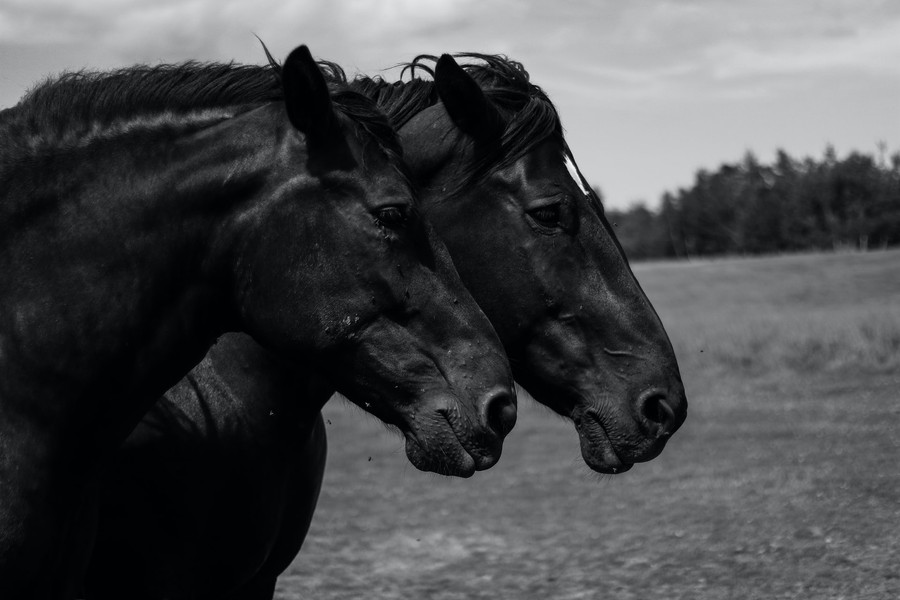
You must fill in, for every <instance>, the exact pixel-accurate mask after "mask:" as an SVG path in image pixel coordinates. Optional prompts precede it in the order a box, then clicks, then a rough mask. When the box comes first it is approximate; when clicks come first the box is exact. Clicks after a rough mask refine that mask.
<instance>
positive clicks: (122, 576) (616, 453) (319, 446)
mask: <svg viewBox="0 0 900 600" xmlns="http://www.w3.org/2000/svg"><path fill="white" fill-rule="evenodd" d="M467 59H468V60H471V61H472V63H471V64H468V65H466V66H465V67H460V66H459V65H458V64H457V63H456V62H455V61H454V60H453V58H451V57H450V56H446V55H445V56H443V57H441V58H440V59H437V60H436V59H433V58H429V57H421V58H419V59H417V60H416V61H414V62H413V63H412V64H411V65H410V66H409V69H410V70H412V71H413V78H412V79H411V80H409V81H405V82H402V83H386V82H384V81H381V80H377V79H369V78H362V79H357V80H356V81H353V82H350V85H351V86H352V87H353V88H354V89H356V90H358V91H361V92H363V93H365V94H366V95H368V96H371V97H372V98H374V99H376V101H377V102H378V104H379V106H380V107H381V108H383V109H384V110H385V111H386V112H387V113H388V114H389V115H390V116H391V118H392V119H393V121H394V122H395V124H396V125H397V126H398V128H399V131H400V135H401V139H402V142H403V146H404V152H405V158H406V160H407V162H408V163H409V164H410V165H411V167H412V172H413V176H414V178H415V180H416V182H417V183H418V184H419V186H420V188H419V189H420V195H419V208H420V210H421V211H422V212H423V213H425V214H427V215H428V217H429V219H430V221H431V222H432V224H433V225H434V227H435V229H436V230H437V231H438V233H439V234H440V236H441V237H442V238H443V239H444V241H445V243H446V244H447V246H448V248H449V249H450V251H451V256H452V257H453V260H454V263H455V264H456V267H457V269H458V270H459V272H460V274H461V275H462V277H463V281H464V283H465V284H466V285H467V286H468V287H469V289H470V290H471V291H472V292H473V294H474V296H475V298H476V300H477V301H478V302H479V304H480V305H481V306H482V307H483V308H484V309H485V312H486V313H487V315H488V316H489V318H490V319H491V321H492V323H493V324H494V325H495V327H497V330H498V332H499V334H500V336H501V339H502V340H503V342H504V346H505V348H506V352H507V353H508V355H509V357H510V358H511V363H512V366H513V370H514V373H515V376H516V378H517V379H518V380H519V382H521V383H522V384H523V385H524V386H525V387H526V388H527V389H528V390H529V391H530V392H531V393H532V394H533V395H534V397H535V398H536V399H537V400H538V401H539V402H542V403H544V404H547V405H548V406H550V407H552V408H553V409H554V410H556V411H557V412H559V413H561V414H563V415H565V416H567V417H569V418H571V419H572V420H573V421H574V422H575V426H576V429H577V431H578V433H579V435H580V439H581V449H582V453H583V456H584V459H585V461H586V462H587V464H588V465H589V466H590V467H591V468H593V469H595V470H597V471H600V472H604V473H616V472H622V471H625V470H626V469H628V468H629V467H630V466H631V465H632V464H633V463H635V462H640V461H645V460H649V459H651V458H653V457H654V456H656V455H657V454H658V453H659V452H660V451H661V450H662V449H663V446H664V445H665V442H666V440H667V439H668V438H669V436H671V434H672V433H674V432H675V430H676V429H677V428H678V427H679V426H680V424H681V423H682V422H683V420H684V418H685V414H686V401H685V398H684V389H683V386H682V384H681V380H680V376H679V373H678V367H677V363H676V361H675V356H674V354H673V352H672V348H671V345H670V344H669V341H668V338H667V336H666V334H665V331H664V329H663V327H662V324H661V323H660V321H659V319H658V317H657V316H656V313H655V312H654V310H653V308H652V306H651V305H650V303H649V302H648V301H647V298H646V297H645V295H644V294H643V292H642V291H641V289H640V287H639V286H638V284H637V282H636V281H635V279H634V276H633V275H632V273H631V271H630V269H629V267H628V263H627V261H626V259H625V257H624V255H623V254H622V251H621V248H620V247H619V245H618V243H617V241H616V239H615V236H614V235H613V233H612V230H611V228H610V226H609V223H608V222H607V220H606V218H605V216H604V214H603V208H602V206H601V204H600V202H599V200H598V198H597V197H596V195H595V194H594V193H593V192H592V191H591V190H590V189H589V187H588V186H587V184H586V183H585V181H584V179H583V178H582V177H581V175H580V174H579V173H578V170H577V168H576V167H575V162H574V158H573V157H572V155H571V152H570V151H569V150H568V147H567V145H566V143H565V141H564V138H563V134H562V127H561V125H560V122H559V118H558V116H557V113H556V111H555V109H554V107H553V105H552V104H551V103H550V101H549V99H548V98H547V96H546V95H545V94H544V93H543V91H542V90H540V89H539V88H538V87H536V86H534V85H533V84H531V83H530V82H529V80H528V75H527V73H526V72H525V70H524V69H523V68H522V67H521V65H519V64H518V63H515V62H513V61H509V60H506V59H503V58H501V57H495V56H481V55H467ZM432 65H434V67H433V68H432ZM324 66H325V67H326V68H327V70H328V71H329V74H330V78H331V79H332V80H334V81H336V82H338V83H342V84H343V83H346V81H345V78H344V76H343V72H342V71H341V70H340V68H339V67H338V66H337V65H334V64H332V63H325V64H324ZM420 71H424V72H426V73H427V74H428V75H433V80H432V79H430V78H429V79H426V78H418V77H416V75H417V74H418V73H419V72H420ZM312 375H315V373H309V372H308V371H301V370H298V369H296V367H295V366H293V365H286V364H282V363H281V362H280V361H279V360H278V359H277V357H272V356H270V353H268V352H267V351H266V350H265V349H262V348H260V347H259V346H258V345H256V344H254V343H253V342H252V340H250V339H249V338H247V337H245V336H237V335H232V336H227V338H223V340H222V341H221V342H220V344H219V345H218V346H216V347H215V348H213V351H212V352H211V353H210V354H209V355H207V357H206V359H205V360H204V361H203V362H202V363H201V365H199V366H198V368H197V369H195V371H194V372H193V374H192V375H191V377H190V378H188V379H186V380H184V381H182V382H181V383H180V384H179V385H178V386H176V387H175V388H173V389H172V390H170V391H169V393H168V394H167V396H166V397H165V398H164V399H163V401H161V402H160V403H159V404H157V405H156V406H155V407H154V409H153V411H152V412H151V413H150V414H149V415H148V416H147V418H146V419H145V420H144V422H143V423H142V424H141V426H140V427H139V428H138V430H136V431H135V433H134V434H133V435H132V437H131V438H130V439H129V440H128V442H127V443H126V445H125V446H124V448H123V449H122V451H121V452H120V454H119V456H118V462H117V465H116V468H115V469H114V470H113V472H112V473H111V475H110V479H109V483H108V485H109V487H108V488H107V490H106V493H105V495H104V498H105V503H104V506H103V509H102V514H101V523H102V528H101V534H100V538H99V543H98V552H97V554H96V555H95V557H94V561H93V564H92V569H91V584H92V585H91V588H90V589H91V590H92V591H93V593H92V594H91V595H90V596H89V597H90V598H115V597H119V596H121V595H122V593H124V591H125V590H130V593H131V595H132V597H141V598H164V597H165V598H188V597H190V598H214V597H216V598H220V597H227V598H234V599H237V598H240V599H245V600H250V599H270V598H271V597H272V594H273V589H274V586H275V582H276V577H277V576H278V574H279V573H281V572H282V571H283V570H284V569H285V568H286V567H287V566H288V564H289V563H290V562H291V560H292V559H293V557H294V556H295V555H296V553H297V551H298V550H299V548H300V545H301V544H302V541H303V538H304V536H305V535H306V532H307V529H308V527H309V523H310V519H311V518H312V514H313V510H314V508H315V504H316V500H317V497H318V492H319V489H320V485H321V481H322V473H323V469H324V465H325V454H326V450H325V449H326V442H325V429H324V426H323V423H322V419H321V416H320V415H319V413H318V411H317V410H315V411H314V410H312V408H313V407H315V406H317V405H319V406H320V405H322V404H324V402H325V401H326V400H327V399H328V397H329V396H330V395H331V393H332V392H333V391H334V390H333V387H331V386H329V385H328V384H327V383H325V382H321V381H320V380H319V379H318V378H314V377H312ZM298 394H305V395H306V396H307V398H315V401H313V402H310V403H308V404H306V405H305V406H307V407H309V408H310V411H309V412H305V413H304V414H301V415H296V413H295V414H294V415H292V416H299V419H298V420H296V421H294V422H282V421H279V422H278V423H273V422H272V420H271V418H270V417H269V412H268V411H272V412H274V413H275V414H276V415H277V414H280V413H281V412H282V411H283V410H284V408H283V407H287V406H293V405H295V404H296V403H295V402H293V400H292V399H293V398H294V397H295V396H296V395H298ZM263 407H266V408H265V409H263ZM279 428H283V429H279ZM135 589H137V590H144V591H145V592H146V593H144V594H141V593H140V592H138V593H137V595H136V596H135V592H134V591H133V590H135Z"/></svg>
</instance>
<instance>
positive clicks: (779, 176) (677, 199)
mask: <svg viewBox="0 0 900 600" xmlns="http://www.w3.org/2000/svg"><path fill="white" fill-rule="evenodd" d="M880 151H881V152H880V156H878V157H875V156H870V155H866V154H861V153H858V152H853V153H851V154H849V155H848V156H847V157H846V158H844V159H839V158H838V157H837V155H836V153H835V151H834V149H833V148H832V147H829V148H827V149H826V151H825V153H824V156H823V157H822V158H821V159H818V160H817V159H813V158H805V159H802V160H798V159H795V158H793V157H791V156H789V155H788V154H787V153H786V152H784V151H783V150H779V151H778V152H777V155H776V158H775V161H774V162H773V163H772V164H763V163H761V162H760V161H759V160H757V158H756V157H755V156H754V155H753V154H752V153H749V152H748V153H747V154H746V155H745V156H744V158H743V160H741V161H740V162H738V163H735V164H723V165H722V166H720V167H719V169H718V170H717V171H715V172H710V171H707V170H700V171H698V172H697V174H696V176H695V180H694V183H693V185H692V186H691V187H690V188H689V189H679V190H678V191H677V192H675V193H672V192H666V193H665V194H663V197H662V200H661V203H660V206H659V208H658V209H656V210H651V209H649V208H647V206H646V205H644V204H636V205H634V206H632V207H631V208H629V209H628V210H624V211H623V210H608V211H607V217H608V219H609V221H610V223H611V224H612V225H613V227H614V228H615V232H616V235H617V237H618V238H619V241H620V243H621V244H622V247H623V248H624V249H625V252H626V254H627V255H628V257H629V258H631V259H646V258H670V257H679V258H690V257H695V256H697V257H699V256H714V255H743V254H765V253H775V252H796V251H803V250H822V249H841V248H855V249H860V250H867V249H871V248H886V247H888V246H895V245H900V152H898V153H895V154H893V155H892V156H890V157H889V158H888V157H886V152H885V148H884V146H883V145H880Z"/></svg>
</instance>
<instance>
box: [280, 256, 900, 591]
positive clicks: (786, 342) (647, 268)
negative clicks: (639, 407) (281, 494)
mask: <svg viewBox="0 0 900 600" xmlns="http://www.w3.org/2000/svg"><path fill="white" fill-rule="evenodd" d="M635 272H636V274H637V276H638V278H639V279H640V281H641V283H642V285H643V286H644V288H645V290H646V291H647V294H648V295H649V296H650V298H651V300H652V301H653V303H654V305H655V306H656V307H657V309H658V311H659V313H660V316H661V318H662V319H663V322H664V323H665V325H666V328H667V330H668V331H669V334H670V337H671V338H672V341H673V344H674V345H675V349H676V352H677V354H678V357H679V362H680V364H681V368H682V374H683V378H684V382H685V386H686V388H687V392H688V399H689V403H690V406H689V410H688V420H687V422H686V423H685V425H684V427H683V428H682V429H681V430H680V431H679V432H678V433H677V434H676V435H675V437H674V438H673V439H672V440H671V442H670V443H669V445H668V447H667V449H666V451H665V452H664V453H663V454H662V455H661V456H660V457H659V458H657V459H656V460H654V461H652V462H650V463H646V464H642V465H638V466H636V467H635V468H634V469H632V470H631V471H630V472H628V473H626V474H624V475H620V476H604V477H601V476H598V475H596V474H593V473H591V472H590V471H589V470H588V469H587V467H586V466H585V465H584V464H583V463H582V462H581V457H580V454H579V450H578V441H577V438H576V434H575V431H574V429H573V428H572V426H571V425H570V424H568V423H566V422H564V421H562V420H560V419H558V418H556V417H554V416H552V415H551V414H549V413H548V412H547V411H546V410H545V409H543V408H542V407H540V406H539V405H537V404H535V403H534V402H532V401H530V400H522V401H520V413H519V414H520V417H519V423H518V425H517V426H516V429H515V431H513V433H512V434H511V436H510V438H509V440H508V441H507V443H506V445H505V448H504V454H503V458H502V460H501V461H500V463H499V464H498V465H497V466H496V467H494V468H493V469H491V470H490V471H487V472H484V473H478V474H476V476H475V477H474V478H472V479H470V480H454V479H447V478H441V477H438V476H434V475H430V474H425V473H420V472H418V471H416V470H415V469H414V468H413V467H412V466H411V465H409V464H408V463H407V461H406V458H405V456H404V454H403V450H402V443H401V441H400V440H399V439H398V438H397V437H395V436H394V435H392V434H389V433H387V432H386V431H385V430H384V428H383V427H382V426H380V425H379V424H378V423H377V422H375V421H374V420H372V419H371V418H367V417H366V416H364V415H363V414H362V413H361V412H360V411H358V410H356V409H353V408H348V407H347V406H344V405H343V404H342V403H341V402H339V401H332V402H331V403H330V404H329V406H328V407H327V408H326V417H327V418H328V420H329V426H328V427H329V444H330V448H329V464H328V471H327V474H326V478H325V485H324V489H323V492H322V497H321V499H320V501H319V509H318V512H317V514H316V518H315V520H314V522H313V526H312V530H311V532H310V536H309V538H308V540H307V544H306V546H305V547H304V549H303V551H302V552H301V554H300V556H299V557H298V558H297V560H296V561H295V562H294V564H293V565H292V567H291V568H290V569H289V570H288V572H287V573H285V575H284V576H282V578H281V579H280V581H279V587H278V592H277V594H276V597H277V598H279V599H281V600H289V599H291V600H293V599H295V598H320V599H336V598H384V599H393V598H431V599H457V598H459V599H463V598H465V599H469V598H475V599H481V598H484V599H488V598H510V599H512V598H558V599H576V598H616V599H647V598H660V599H667V600H668V599H682V598H683V599H719V598H722V599H745V598H760V599H774V598H810V599H815V600H819V599H838V598H845V599H847V600H851V599H852V600H862V599H892V600H893V599H896V598H900V252H897V251H891V252H877V253H869V254H827V255H803V256H788V257H773V258H761V259H733V260H721V261H703V262H693V263H679V264H663V263H661V264H643V265H637V266H636V268H635Z"/></svg>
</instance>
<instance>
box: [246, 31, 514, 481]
mask: <svg viewBox="0 0 900 600" xmlns="http://www.w3.org/2000/svg"><path fill="white" fill-rule="evenodd" d="M279 72H280V76H281V80H282V82H283V88H284V99H285V102H284V112H285V113H286V117H287V118H286V119H285V120H286V121H287V122H288V123H289V124H290V125H289V127H288V128H287V129H286V130H285V131H284V132H283V134H282V135H281V141H280V143H279V146H278V147H279V149H278V151H277V154H276V156H275V157H273V164H272V167H271V168H272V170H273V173H279V176H277V177H275V178H274V180H275V181H277V185H272V186H270V188H271V189H270V199H269V200H268V201H267V202H266V203H264V204H263V205H262V206H255V207H253V208H252V209H251V210H249V211H248V213H247V214H246V215H244V218H245V219H246V220H248V221H253V223H254V227H253V229H254V231H255V232H256V233H254V234H253V235H251V236H249V237H248V238H247V241H246V242H245V243H244V244H243V245H242V247H241V255H240V257H239V258H238V261H237V262H238V264H239V265H241V268H240V272H241V275H240V277H239V279H240V283H239V286H238V287H239V290H240V291H239V299H238V306H239V307H240V311H241V318H242V320H243V322H244V323H246V324H247V330H248V332H249V333H251V335H253V336H254V337H255V338H256V339H257V340H258V341H261V342H262V343H263V344H264V345H266V346H268V347H271V348H274V349H277V350H278V351H279V352H282V353H285V352H286V353H289V354H290V353H296V354H297V355H298V356H302V357H303V358H304V360H309V361H312V362H313V364H314V365H315V367H314V368H315V369H316V370H318V371H319V372H320V373H323V374H325V375H326V376H327V377H328V378H329V379H330V380H331V381H332V382H333V383H334V385H335V387H336V388H337V389H338V391H340V392H341V393H343V394H344V395H346V396H347V397H348V398H349V399H350V400H351V401H353V402H354V403H356V404H357V405H359V406H361V407H362V408H364V409H365V410H367V411H368V412H370V413H372V414H374V415H375V416H377V417H378V418H379V419H381V420H382V421H384V422H385V423H388V424H391V425H394V426H396V427H398V428H399V429H400V431H402V433H403V435H404V436H405V438H406V451H407V456H408V457H409V459H410V461H411V462H412V463H413V464H414V465H415V466H416V467H418V468H420V469H423V470H431V471H436V472H439V473H445V474H451V475H459V476H468V475H471V474H472V473H473V472H474V471H475V470H481V469H486V468H488V467H490V466H491V465H493V464H494V463H495V462H496V461H497V459H498V458H499V456H500V450H501V446H502V440H503V438H504V436H505V435H506V434H507V433H508V432H509V430H510V429H511V428H512V426H513V424H514V423H515V415H516V403H515V392H514V388H513V385H512V376H511V374H510V372H509V367H508V363H507V361H506V358H505V355H504V352H503V347H502V345H501V343H500V341H499V340H498V338H497V337H496V334H495V333H494V331H493V329H492V327H491V325H490V322H489V321H488V320H487V318H486V317H485V316H484V314H483V313H482V312H481V311H480V310H479V308H478V306H477V304H476V303H475V301H474V300H473V299H472V297H471V295H470V294H469V293H468V292H467V290H466V289H465V288H464V287H463V284H462V282H461V281H460V279H459V277H458V275H457V273H456V271H455V269H454V267H453V264H452V262H451V260H450V257H449V255H448V253H447V250H446V248H445V247H444V246H443V245H442V244H441V243H440V242H439V241H438V240H437V238H436V236H435V235H434V234H433V233H432V231H431V230H430V229H429V226H428V225H427V224H426V222H425V221H424V220H423V218H422V217H421V216H420V214H419V211H418V209H417V203H416V200H415V196H414V191H413V188H412V187H411V185H410V182H409V179H408V176H407V174H406V170H405V169H406V168H405V165H404V164H403V163H402V161H401V160H400V154H401V149H400V146H399V142H398V140H397V138H396V134H395V132H394V130H393V129H392V128H391V127H390V126H389V124H388V122H387V120H386V119H385V118H384V116H383V115H382V114H381V113H379V112H378V111H377V110H376V109H375V106H374V103H373V102H372V101H371V100H370V99H368V98H366V97H365V96H363V95H361V94H358V93H355V92H352V91H349V90H335V91H333V92H332V91H330V90H329V87H328V85H327V83H326V81H325V79H324V77H323V75H322V73H321V72H320V70H319V68H318V66H317V65H316V64H315V62H314V61H313V60H312V57H311V56H310V54H309V51H308V50H307V49H306V48H305V47H300V48H298V49H297V50H295V51H294V52H293V53H291V54H290V56H288V58H287V60H286V61H285V63H284V65H283V66H282V67H280V69H279ZM304 165H305V166H306V169H303V168H302V167H304ZM285 273H289V274H291V276H290V277H285ZM301 299H302V300H301ZM301 301H302V302H303V303H305V304H306V305H307V306H308V307H309V308H307V309H306V310H305V311H304V313H303V314H302V315H300V318H297V315H296V314H294V310H295V309H294V307H295V306H298V305H299V304H300V302H301ZM296 340H304V342H303V344H298V343H297V342H296Z"/></svg>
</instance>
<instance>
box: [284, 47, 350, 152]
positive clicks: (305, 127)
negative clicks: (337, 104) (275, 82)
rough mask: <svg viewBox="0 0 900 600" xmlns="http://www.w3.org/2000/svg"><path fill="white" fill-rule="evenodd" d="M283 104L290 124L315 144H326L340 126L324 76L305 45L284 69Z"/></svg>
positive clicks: (292, 53)
mask: <svg viewBox="0 0 900 600" xmlns="http://www.w3.org/2000/svg"><path fill="white" fill-rule="evenodd" d="M281 81H282V86H283V88H284V103H285V107H286V108H287V114H288V119H290V121H291V124H293V126H294V127H296V128H297V129H298V130H300V131H301V132H303V134H304V135H306V137H307V139H308V140H310V141H313V142H319V141H326V140H327V139H328V137H329V135H330V134H331V133H332V131H333V130H334V128H335V127H336V124H337V118H336V117H335V114H334V107H333V106H332V104H331V93H330V92H329V91H328V84H327V83H326V82H325V76H324V75H322V71H321V70H319V66H318V65H317V64H316V61H315V60H314V59H313V57H312V54H310V52H309V48H307V47H306V46H305V45H303V46H300V47H298V48H295V49H294V50H293V51H292V52H291V53H290V54H289V55H288V57H287V59H286V60H285V61H284V65H283V66H282V68H281Z"/></svg>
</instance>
